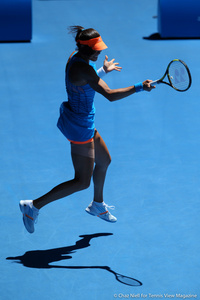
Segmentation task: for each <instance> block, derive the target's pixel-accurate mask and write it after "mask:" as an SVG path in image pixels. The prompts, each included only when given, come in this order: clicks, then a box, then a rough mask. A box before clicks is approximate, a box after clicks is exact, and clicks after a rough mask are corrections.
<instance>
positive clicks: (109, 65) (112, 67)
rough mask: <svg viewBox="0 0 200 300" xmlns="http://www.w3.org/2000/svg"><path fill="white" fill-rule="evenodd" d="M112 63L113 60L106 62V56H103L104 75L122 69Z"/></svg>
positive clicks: (117, 64)
mask: <svg viewBox="0 0 200 300" xmlns="http://www.w3.org/2000/svg"><path fill="white" fill-rule="evenodd" d="M114 61H115V59H114V58H113V59H112V60H110V61H108V56H107V55H105V60H104V63H103V68H104V71H105V72H106V73H108V72H111V71H113V70H115V71H119V72H120V71H121V69H122V67H119V63H115V62H114Z"/></svg>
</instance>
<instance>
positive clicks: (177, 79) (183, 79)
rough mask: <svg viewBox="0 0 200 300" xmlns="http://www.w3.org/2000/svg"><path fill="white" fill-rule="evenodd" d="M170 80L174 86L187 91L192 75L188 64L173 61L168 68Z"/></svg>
mask: <svg viewBox="0 0 200 300" xmlns="http://www.w3.org/2000/svg"><path fill="white" fill-rule="evenodd" d="M168 76H169V80H170V81H171V84H172V85H173V87H174V88H175V89H177V90H180V91H185V90H187V89H188V88H189V86H190V75H189V71H188V70H187V68H186V66H185V65H184V64H183V63H182V62H180V61H173V62H172V63H171V65H170V67H169V70H168Z"/></svg>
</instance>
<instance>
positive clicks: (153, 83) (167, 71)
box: [151, 59, 192, 92]
mask: <svg viewBox="0 0 200 300" xmlns="http://www.w3.org/2000/svg"><path fill="white" fill-rule="evenodd" d="M174 61H180V62H181V63H182V64H183V65H184V67H185V68H186V70H187V73H188V76H189V84H188V87H187V88H186V89H184V90H179V89H177V88H176V87H175V86H174V85H173V84H172V81H171V78H170V74H169V68H170V65H171V64H172V63H173V62H174ZM166 76H167V78H168V80H169V82H166V81H164V80H163V79H164V78H165V77H166ZM160 83H164V84H167V85H169V86H171V87H172V88H173V89H175V90H176V91H178V92H185V91H187V90H188V89H189V88H190V86H191V83H192V77H191V74H190V70H189V68H188V66H187V65H186V63H185V62H184V61H182V60H181V59H173V60H172V61H170V63H169V64H168V66H167V69H166V71H165V74H164V75H163V76H162V77H161V78H160V79H157V80H154V81H152V82H151V85H156V84H160Z"/></svg>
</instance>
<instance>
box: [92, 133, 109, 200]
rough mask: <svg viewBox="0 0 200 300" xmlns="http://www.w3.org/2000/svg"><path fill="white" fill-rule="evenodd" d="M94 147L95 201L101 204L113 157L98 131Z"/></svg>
mask: <svg viewBox="0 0 200 300" xmlns="http://www.w3.org/2000/svg"><path fill="white" fill-rule="evenodd" d="M94 146H95V168H94V172H93V182H94V201H95V202H99V203H101V202H103V188H104V182H105V178H106V173H107V169H108V166H109V164H110V163H111V157H110V153H109V151H108V148H107V146H106V144H105V142H104V140H103V139H102V137H101V136H100V134H99V132H98V131H96V132H95V137H94Z"/></svg>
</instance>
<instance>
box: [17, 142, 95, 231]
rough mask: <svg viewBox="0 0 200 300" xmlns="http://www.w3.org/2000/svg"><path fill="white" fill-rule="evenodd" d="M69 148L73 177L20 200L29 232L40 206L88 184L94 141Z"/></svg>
mask: <svg viewBox="0 0 200 300" xmlns="http://www.w3.org/2000/svg"><path fill="white" fill-rule="evenodd" d="M71 149H72V151H71V155H72V161H73V165H74V170H75V176H74V179H72V180H69V181H66V182H63V183H61V184H59V185H57V186H56V187H54V188H53V189H52V190H51V191H50V192H48V193H47V194H45V195H43V196H41V197H39V198H37V199H35V200H21V201H20V209H21V211H22V213H23V222H24V225H25V227H26V229H27V230H28V231H29V232H30V233H32V232H34V223H35V220H36V219H37V216H38V214H39V209H40V208H42V207H43V206H45V205H47V204H49V203H51V202H53V201H55V200H58V199H60V198H63V197H66V196H68V195H70V194H73V193H75V192H77V191H80V190H83V189H85V188H87V187H89V185H90V181H91V177H92V173H93V167H94V142H92V143H88V144H84V145H72V146H71Z"/></svg>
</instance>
